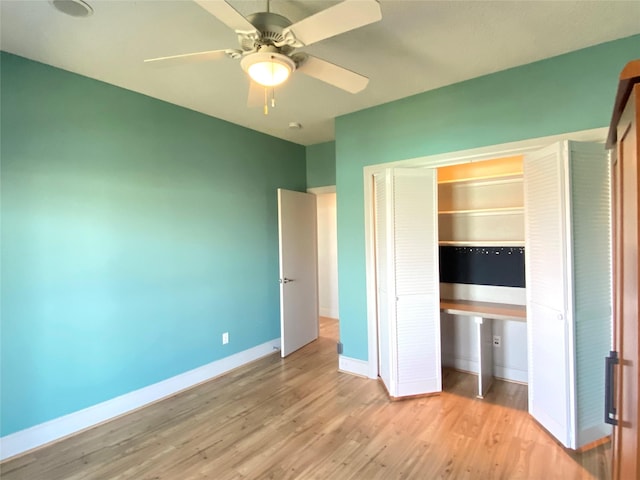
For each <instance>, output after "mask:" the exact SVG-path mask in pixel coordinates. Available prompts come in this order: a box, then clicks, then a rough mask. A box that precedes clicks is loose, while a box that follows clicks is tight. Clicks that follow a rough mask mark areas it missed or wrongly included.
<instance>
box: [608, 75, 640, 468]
mask: <svg viewBox="0 0 640 480" xmlns="http://www.w3.org/2000/svg"><path fill="white" fill-rule="evenodd" d="M632 63H635V64H636V65H635V69H636V70H634V71H636V72H640V68H638V67H640V62H632ZM629 65H631V64H629ZM629 65H627V68H625V70H626V71H627V72H628V68H629ZM624 73H625V71H623V75H624ZM636 76H637V75H636ZM622 86H623V85H622V82H621V87H622ZM624 89H625V90H626V93H625V94H624V97H627V95H628V99H627V100H626V102H625V103H624V104H622V105H617V106H616V108H614V121H615V120H616V116H618V118H619V120H618V121H615V125H612V129H613V128H615V130H616V131H615V134H614V136H615V137H617V148H616V156H617V158H616V161H615V163H614V166H613V195H614V198H613V203H614V243H613V245H614V255H613V257H614V308H615V312H614V345H615V349H616V351H617V353H618V358H619V363H618V364H617V366H616V368H615V375H614V382H613V384H614V391H615V396H614V399H615V400H614V406H615V407H616V417H617V426H616V427H615V428H614V434H613V445H612V447H613V478H614V479H619V480H627V479H637V478H640V462H639V458H638V446H639V443H640V442H639V433H640V432H639V430H638V406H639V398H640V388H639V381H638V379H639V374H640V370H639V365H638V363H639V355H638V353H639V348H638V310H639V303H638V267H639V261H638V234H639V225H640V222H639V203H638V184H639V180H640V177H639V175H638V155H639V153H640V152H639V150H638V149H639V145H638V125H639V116H640V110H639V109H638V107H639V105H638V101H639V100H640V83H635V82H634V83H631V84H629V83H627V84H626V85H625V86H624ZM618 93H619V96H618V99H617V100H620V98H621V97H620V92H618ZM616 109H617V113H616ZM612 133H613V132H612ZM610 140H611V135H610Z"/></svg>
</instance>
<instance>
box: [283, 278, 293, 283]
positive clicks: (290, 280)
mask: <svg viewBox="0 0 640 480" xmlns="http://www.w3.org/2000/svg"><path fill="white" fill-rule="evenodd" d="M289 282H293V279H291V278H287V277H284V278H281V279H280V283H289Z"/></svg>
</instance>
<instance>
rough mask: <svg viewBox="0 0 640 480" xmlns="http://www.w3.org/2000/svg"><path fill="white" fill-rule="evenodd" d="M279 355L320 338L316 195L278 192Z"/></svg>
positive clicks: (288, 352)
mask: <svg viewBox="0 0 640 480" xmlns="http://www.w3.org/2000/svg"><path fill="white" fill-rule="evenodd" d="M278 238H279V247H280V347H281V348H280V353H281V355H282V357H286V356H287V355H289V354H290V353H292V352H295V351H296V350H298V349H299V348H301V347H303V346H305V345H306V344H308V343H309V342H312V341H314V340H315V339H316V338H318V274H317V243H316V242H317V233H316V198H315V195H312V194H309V193H302V192H292V191H290V190H283V189H281V188H279V189H278Z"/></svg>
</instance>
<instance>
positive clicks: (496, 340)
mask: <svg viewBox="0 0 640 480" xmlns="http://www.w3.org/2000/svg"><path fill="white" fill-rule="evenodd" d="M493 346H494V347H500V346H502V337H501V336H500V335H494V336H493Z"/></svg>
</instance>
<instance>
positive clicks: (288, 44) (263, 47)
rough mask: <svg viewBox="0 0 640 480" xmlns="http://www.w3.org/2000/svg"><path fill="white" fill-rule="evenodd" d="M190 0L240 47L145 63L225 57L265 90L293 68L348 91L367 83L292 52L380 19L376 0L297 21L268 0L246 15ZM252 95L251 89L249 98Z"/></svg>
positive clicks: (215, 2)
mask: <svg viewBox="0 0 640 480" xmlns="http://www.w3.org/2000/svg"><path fill="white" fill-rule="evenodd" d="M194 1H195V2H196V3H197V4H198V5H200V6H201V7H202V8H204V9H205V10H206V11H207V12H209V13H210V14H212V15H213V16H214V17H216V18H217V19H218V20H220V21H221V22H222V23H224V24H225V25H227V26H228V27H229V28H231V29H232V30H234V31H235V32H236V34H237V35H238V43H239V44H240V48H239V49H224V50H210V51H206V52H197V53H187V54H183V55H173V56H169V57H159V58H150V59H147V60H145V63H154V64H161V65H172V64H183V63H191V62H200V61H209V60H217V59H219V58H224V57H228V58H232V59H240V65H241V67H242V69H243V70H244V71H245V72H246V73H247V74H248V75H249V77H251V79H252V80H253V81H254V82H257V83H258V84H260V85H262V86H264V87H265V88H272V87H275V86H276V85H280V84H281V83H283V82H284V81H286V80H287V78H289V76H290V75H291V74H292V73H293V72H295V71H298V72H301V73H303V74H305V75H308V76H310V77H313V78H316V79H318V80H321V81H323V82H326V83H328V84H330V85H333V86H335V87H338V88H340V89H342V90H345V91H347V92H350V93H358V92H360V91H362V90H363V89H364V88H365V87H366V86H367V83H369V79H368V78H367V77H365V76H363V75H360V74H358V73H355V72H352V71H351V70H347V69H346V68H343V67H340V66H338V65H336V64H334V63H331V62H327V61H326V60H322V59H320V58H317V57H314V56H311V55H309V54H306V53H303V52H296V51H295V50H296V49H297V48H300V47H305V46H308V45H311V44H313V43H316V42H319V41H321V40H324V39H327V38H330V37H333V36H335V35H339V34H341V33H345V32H348V31H350V30H354V29H356V28H360V27H363V26H365V25H368V24H370V23H374V22H377V21H379V20H381V19H382V13H381V11H380V4H379V3H378V1H377V0H344V1H343V2H341V3H338V4H336V5H334V6H332V7H329V8H327V9H325V10H322V11H320V12H318V13H316V14H314V15H311V16H309V17H307V18H304V19H302V20H300V21H299V22H296V23H292V22H291V21H290V20H289V19H287V18H286V17H284V16H282V15H278V14H276V13H272V12H271V11H270V8H269V7H270V5H269V0H267V11H266V12H258V13H254V14H252V15H249V16H247V17H246V18H245V17H243V16H242V15H241V14H240V13H239V12H238V11H237V10H235V9H234V8H233V7H232V6H231V5H230V4H229V3H227V2H226V1H222V0H194ZM251 84H252V85H253V82H251ZM252 88H254V87H252ZM265 92H266V90H265ZM265 95H266V93H265ZM251 97H252V93H251V91H250V93H249V98H250V102H251ZM265 113H266V103H265Z"/></svg>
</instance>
